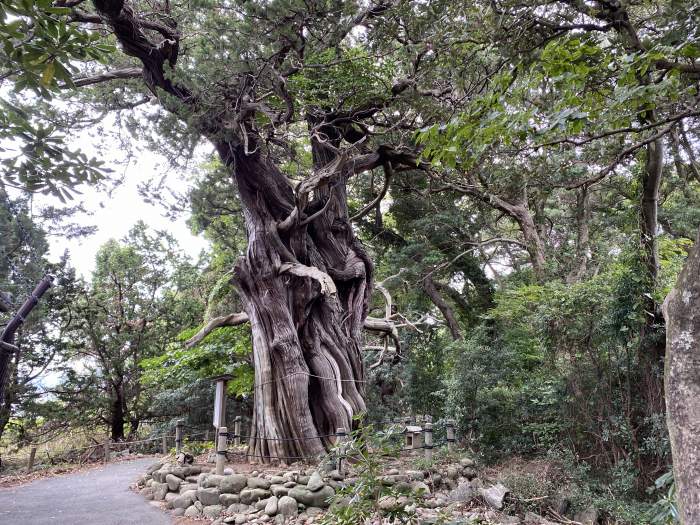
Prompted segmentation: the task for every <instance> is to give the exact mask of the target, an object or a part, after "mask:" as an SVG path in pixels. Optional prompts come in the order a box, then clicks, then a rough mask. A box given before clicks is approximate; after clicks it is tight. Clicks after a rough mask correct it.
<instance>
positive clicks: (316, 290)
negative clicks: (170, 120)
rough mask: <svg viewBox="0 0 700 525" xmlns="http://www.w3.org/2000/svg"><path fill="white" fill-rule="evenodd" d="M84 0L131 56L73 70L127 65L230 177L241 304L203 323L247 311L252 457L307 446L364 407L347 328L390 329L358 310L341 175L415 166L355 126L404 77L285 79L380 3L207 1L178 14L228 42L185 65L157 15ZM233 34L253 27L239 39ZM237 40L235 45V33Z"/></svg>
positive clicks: (389, 98) (300, 452) (371, 115)
mask: <svg viewBox="0 0 700 525" xmlns="http://www.w3.org/2000/svg"><path fill="white" fill-rule="evenodd" d="M72 4H76V3H75V2H73V3H72ZM78 4H79V3H78ZM166 5H167V4H166ZM94 6H95V8H96V12H95V13H90V12H88V11H87V10H83V9H81V8H80V6H79V5H78V6H77V7H76V8H75V9H74V13H73V18H74V20H77V21H80V22H82V23H85V24H97V25H99V26H104V27H107V28H109V29H110V30H111V31H112V32H113V33H114V35H115V36H116V38H117V40H118V42H119V44H120V45H121V48H122V50H123V51H124V53H126V55H128V56H130V57H134V58H136V59H138V60H139V61H140V64H141V66H142V67H141V68H135V67H133V65H130V66H129V67H126V68H121V69H117V70H114V71H110V72H107V73H100V74H98V75H96V76H93V77H86V78H82V79H79V80H78V81H77V82H76V84H77V85H79V86H88V85H92V84H95V83H100V82H104V81H108V80H114V79H124V78H141V79H142V80H143V82H144V83H145V86H146V87H147V88H148V90H150V91H151V92H152V93H153V94H154V95H155V97H156V98H157V100H158V102H159V103H160V104H161V106H162V107H163V108H164V109H165V111H166V112H168V113H170V114H171V115H174V116H175V117H177V118H178V119H180V120H181V121H182V122H186V123H187V125H188V129H189V130H190V131H191V132H192V133H196V134H199V135H201V136H202V137H204V138H206V139H208V141H210V142H211V143H212V144H213V145H214V147H215V149H216V151H217V152H218V155H219V157H220V159H221V161H222V163H223V164H224V165H225V166H226V167H227V168H228V169H229V170H230V173H231V178H232V181H231V183H232V184H235V185H236V187H237V190H238V193H239V197H240V201H241V203H242V206H243V210H244V215H245V227H246V231H247V236H248V247H247V251H246V254H245V256H244V257H242V258H241V259H240V260H239V261H238V263H237V265H236V267H235V269H234V272H233V275H234V277H233V279H234V281H235V284H236V285H237V289H238V291H239V292H240V295H241V298H242V302H243V305H244V309H245V312H244V313H239V314H234V315H231V316H227V317H226V318H222V319H215V320H213V321H212V323H210V324H209V325H208V327H206V328H205V329H204V332H206V331H208V330H210V329H212V328H214V327H216V326H221V325H224V324H229V325H231V324H237V323H240V322H250V324H251V328H252V334H253V359H254V365H255V387H254V388H255V408H254V415H253V428H252V430H251V441H250V442H251V444H252V445H251V450H250V453H251V454H253V455H255V456H259V457H261V458H265V457H269V456H281V457H298V456H311V455H314V454H318V453H321V452H323V451H324V450H325V449H326V448H327V447H328V446H329V445H330V443H331V442H332V441H333V438H332V437H330V435H331V434H333V433H334V432H335V430H336V429H337V428H338V427H345V428H350V427H352V425H353V422H352V418H353V416H355V415H357V414H359V413H361V412H363V411H364V409H365V404H364V401H363V396H362V390H363V383H364V369H363V362H362V355H361V350H362V340H361V339H362V335H361V331H362V329H363V327H365V326H366V327H367V328H369V329H372V330H375V331H384V332H386V333H388V334H389V335H392V336H395V330H394V329H393V327H392V326H391V324H390V323H388V322H387V321H386V320H381V319H368V318H367V316H368V308H369V300H370V294H371V291H372V274H373V265H372V261H371V260H370V257H369V256H368V255H367V252H366V250H365V248H364V247H363V246H362V244H361V243H360V242H359V241H358V239H357V237H356V235H355V232H354V231H353V226H352V223H351V220H350V219H351V218H350V217H349V209H348V196H347V193H348V189H347V186H348V181H349V180H351V179H352V178H353V177H356V176H358V175H360V174H362V173H364V172H367V171H368V170H373V169H375V168H378V169H384V171H385V172H386V173H387V177H388V176H389V175H388V174H389V173H394V172H401V171H403V170H407V169H415V168H416V165H417V160H416V154H415V152H414V151H412V150H411V149H410V148H406V147H399V146H397V145H395V144H394V145H392V143H391V142H390V141H389V140H388V137H389V136H388V135H387V140H376V139H372V138H371V135H372V133H371V132H370V129H369V127H368V126H369V124H368V123H370V122H373V123H374V125H378V126H382V124H381V123H379V122H378V121H379V120H381V119H380V118H379V114H380V112H382V111H383V110H385V109H386V108H387V107H388V106H389V105H390V104H391V103H392V102H393V101H395V100H397V99H399V98H400V97H401V96H402V94H403V93H404V92H408V91H411V90H412V89H414V83H413V81H411V80H410V79H408V80H407V79H403V80H402V81H401V82H399V83H396V84H394V85H388V86H384V87H383V89H382V94H381V95H380V96H371V97H363V98H357V97H356V98H355V99H354V101H353V103H344V102H343V98H346V97H347V99H351V98H352V93H349V94H347V93H343V94H341V98H340V99H338V100H331V99H330V98H328V99H326V100H325V101H324V100H323V98H324V97H325V96H326V95H325V94H324V93H323V88H321V89H320V91H321V93H320V94H319V95H317V96H316V99H315V100H312V101H309V100H304V101H303V111H302V109H300V108H299V107H298V105H299V103H300V102H299V101H300V97H299V93H294V92H293V91H292V90H291V89H290V84H291V83H292V82H293V81H294V80H295V79H300V78H301V77H300V71H302V70H305V68H307V69H308V68H314V69H312V70H313V71H318V70H319V68H321V69H322V68H323V67H324V66H323V64H322V63H321V62H323V61H324V60H325V61H326V63H327V65H328V67H330V66H332V64H334V63H342V61H343V60H345V58H343V57H342V56H341V55H342V51H341V48H342V46H341V42H342V41H343V40H344V39H346V37H348V35H349V34H350V33H351V32H352V31H353V30H354V29H356V28H358V27H361V26H362V27H364V28H365V30H368V28H371V25H372V23H373V20H375V19H378V18H380V17H381V16H382V14H383V13H384V12H385V11H386V10H387V7H388V6H385V5H382V4H377V5H373V6H370V7H359V6H356V5H352V4H350V3H347V4H342V3H341V4H336V3H325V2H318V3H316V2H306V3H299V5H298V6H297V5H295V4H294V3H291V4H290V3H279V4H278V3H274V2H273V3H268V4H266V5H260V6H257V5H253V4H252V3H248V4H247V5H246V6H245V7H241V8H240V9H241V11H240V12H239V11H238V8H235V9H234V8H232V9H231V10H226V9H225V6H221V9H220V10H217V9H216V8H213V9H212V12H214V11H216V12H217V13H218V15H217V17H215V18H214V20H213V21H212V20H204V21H202V20H203V19H204V17H205V16H207V15H202V17H203V18H202V20H200V19H198V18H197V16H196V14H195V13H190V14H189V16H190V19H189V23H190V24H191V25H194V26H196V25H198V24H199V27H198V29H199V30H200V31H202V32H203V33H206V32H215V31H216V29H215V27H217V24H219V26H220V27H223V29H221V30H220V31H221V32H222V33H223V36H224V37H225V38H222V39H221V40H218V42H217V44H218V45H221V43H222V42H223V40H224V39H230V41H231V42H232V44H231V49H221V48H220V47H219V48H217V49H216V50H211V53H212V54H211V55H210V56H209V57H207V58H208V59H209V60H210V62H207V61H206V59H205V58H202V56H197V57H195V58H193V56H188V57H187V58H186V67H185V66H180V64H179V59H180V58H181V57H180V51H179V50H180V49H183V48H184V47H185V45H184V44H185V42H183V40H182V37H181V33H180V32H179V29H178V27H177V26H176V24H175V22H174V20H173V19H172V18H171V17H170V16H167V15H166V14H163V16H158V17H153V16H149V15H145V14H144V15H142V14H140V13H139V10H138V6H137V5H136V4H131V3H128V2H125V1H124V0H95V1H94ZM243 11H245V12H243ZM222 13H223V15H222ZM222 16H223V18H222ZM227 17H228V18H227ZM238 17H240V18H238ZM236 20H239V23H238V22H236ZM237 24H238V25H237ZM236 28H238V29H236ZM237 30H240V34H237V33H236V31H237ZM246 31H250V32H249V33H246ZM214 34H215V33H211V34H209V36H207V39H211V38H214V37H213V36H212V35H214ZM249 38H251V39H255V40H254V41H252V42H250V43H248V42H247V39H249ZM242 42H243V43H245V44H246V45H247V46H248V47H247V48H245V49H243V50H242V49H240V48H236V46H240V45H241V43H242ZM214 51H215V52H214ZM327 51H331V55H328V53H326V52H327ZM334 53H337V54H338V55H339V58H337V59H336V58H334V57H333V54H334ZM192 55H194V53H193V54H192ZM311 56H312V57H313V59H310V58H308V57H311ZM216 60H223V61H224V62H225V61H226V60H229V62H230V64H231V65H230V70H229V71H225V69H226V68H223V70H224V71H222V70H217V71H216V73H217V74H212V73H211V71H210V70H209V71H208V72H206V73H204V72H202V70H203V69H204V68H205V67H208V68H212V67H214V68H216V67H218V66H216V65H215V62H216ZM309 61H311V62H319V63H315V64H313V65H307V62H309ZM226 67H228V66H226ZM197 68H199V70H198V69H197ZM321 74H322V73H321ZM203 79H204V80H203ZM302 80H304V81H307V80H308V77H305V78H303V79H302ZM350 85H351V84H350ZM328 91H330V93H329V94H330V95H331V96H333V95H334V93H333V92H332V90H331V89H329V90H328ZM212 94H214V95H212ZM390 125H391V124H388V126H390ZM279 130H287V131H286V132H284V133H283V132H281V131H279ZM299 145H301V146H299ZM295 147H301V148H302V149H303V148H307V151H308V149H310V153H311V162H309V166H308V169H306V170H305V172H304V173H303V175H304V176H303V178H301V180H298V179H297V180H292V178H291V177H290V176H289V175H288V174H287V173H285V171H284V169H283V160H282V159H284V158H289V157H288V156H285V154H283V153H281V152H288V151H289V150H290V149H293V148H295ZM380 200H381V198H377V199H375V200H374V201H372V202H371V203H370V205H371V206H378V205H379V202H380ZM201 335H202V334H200V336H199V337H201ZM195 339H196V338H195ZM314 436H317V437H316V438H314V439H304V440H301V439H297V438H307V437H314ZM255 438H260V439H255ZM269 438H284V439H285V440H282V441H275V440H272V439H269Z"/></svg>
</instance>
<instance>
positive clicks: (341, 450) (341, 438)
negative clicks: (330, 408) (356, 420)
mask: <svg viewBox="0 0 700 525" xmlns="http://www.w3.org/2000/svg"><path fill="white" fill-rule="evenodd" d="M335 434H336V436H338V442H337V445H338V472H340V473H341V474H344V473H343V458H344V457H345V440H346V438H347V435H348V434H347V432H346V431H345V427H338V430H336V432H335Z"/></svg>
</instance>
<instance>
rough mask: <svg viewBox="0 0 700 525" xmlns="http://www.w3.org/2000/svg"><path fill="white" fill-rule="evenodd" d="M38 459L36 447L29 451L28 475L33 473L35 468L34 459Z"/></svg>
mask: <svg viewBox="0 0 700 525" xmlns="http://www.w3.org/2000/svg"><path fill="white" fill-rule="evenodd" d="M35 457H36V447H35V446H34V447H32V448H31V450H30V451H29V461H28V462H27V473H29V472H31V471H32V469H33V468H34V458H35Z"/></svg>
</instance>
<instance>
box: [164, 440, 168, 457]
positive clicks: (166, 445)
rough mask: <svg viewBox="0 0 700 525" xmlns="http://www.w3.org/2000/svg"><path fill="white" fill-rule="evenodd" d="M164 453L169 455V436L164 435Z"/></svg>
mask: <svg viewBox="0 0 700 525" xmlns="http://www.w3.org/2000/svg"><path fill="white" fill-rule="evenodd" d="M163 455H164V456H167V455H168V436H163Z"/></svg>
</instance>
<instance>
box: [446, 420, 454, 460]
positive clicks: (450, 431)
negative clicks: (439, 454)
mask: <svg viewBox="0 0 700 525" xmlns="http://www.w3.org/2000/svg"><path fill="white" fill-rule="evenodd" d="M454 448H455V421H454V419H448V420H447V450H448V451H449V452H452V451H453V450H454Z"/></svg>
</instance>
